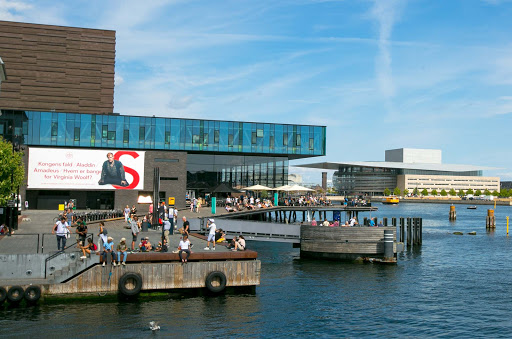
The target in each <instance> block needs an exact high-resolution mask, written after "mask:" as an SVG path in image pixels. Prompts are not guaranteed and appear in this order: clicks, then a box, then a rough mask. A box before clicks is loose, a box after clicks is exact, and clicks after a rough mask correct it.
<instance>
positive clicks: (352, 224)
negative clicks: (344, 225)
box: [348, 217, 358, 226]
mask: <svg viewBox="0 0 512 339" xmlns="http://www.w3.org/2000/svg"><path fill="white" fill-rule="evenodd" d="M357 224H358V223H357V220H356V217H352V218H350V222H349V223H348V225H349V226H354V225H357Z"/></svg>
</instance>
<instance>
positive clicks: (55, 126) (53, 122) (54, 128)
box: [52, 121, 59, 137]
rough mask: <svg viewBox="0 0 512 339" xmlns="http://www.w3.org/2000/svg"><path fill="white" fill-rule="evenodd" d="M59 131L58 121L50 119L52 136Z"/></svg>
mask: <svg viewBox="0 0 512 339" xmlns="http://www.w3.org/2000/svg"><path fill="white" fill-rule="evenodd" d="M58 132H59V123H58V122H57V121H52V137H56V136H57V134H58Z"/></svg>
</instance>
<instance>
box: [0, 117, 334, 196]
mask: <svg viewBox="0 0 512 339" xmlns="http://www.w3.org/2000/svg"><path fill="white" fill-rule="evenodd" d="M325 129H326V128H325V126H310V125H290V124H271V123H258V122H237V121H218V120H194V119H177V118H159V117H142V116H123V115H116V114H113V115H96V114H78V113H57V112H38V111H8V110H2V116H0V135H3V136H4V137H5V138H6V139H7V140H9V139H10V136H9V134H11V133H12V131H14V134H16V135H22V136H23V140H24V143H25V144H27V145H28V146H46V147H48V146H49V147H52V146H53V147H72V148H73V147H77V148H91V149H101V148H110V149H134V150H169V151H184V152H187V189H204V188H208V187H212V186H215V185H216V184H218V183H221V182H224V183H229V184H230V185H231V186H233V187H238V188H240V187H244V186H250V185H254V184H261V185H267V186H273V187H276V186H281V185H285V184H287V183H288V181H287V180H288V160H291V159H299V158H305V157H312V156H323V155H325V145H326V142H325V138H326V133H325Z"/></svg>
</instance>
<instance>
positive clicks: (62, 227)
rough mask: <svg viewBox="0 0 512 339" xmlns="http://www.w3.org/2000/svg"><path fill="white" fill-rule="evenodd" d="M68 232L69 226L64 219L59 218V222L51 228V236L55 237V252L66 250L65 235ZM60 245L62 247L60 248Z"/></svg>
mask: <svg viewBox="0 0 512 339" xmlns="http://www.w3.org/2000/svg"><path fill="white" fill-rule="evenodd" d="M68 232H69V226H68V224H67V222H66V217H61V218H60V220H59V221H57V223H56V224H55V225H54V226H53V229H52V234H56V235H57V250H58V251H64V249H65V248H66V234H67V233H68ZM61 243H62V246H61Z"/></svg>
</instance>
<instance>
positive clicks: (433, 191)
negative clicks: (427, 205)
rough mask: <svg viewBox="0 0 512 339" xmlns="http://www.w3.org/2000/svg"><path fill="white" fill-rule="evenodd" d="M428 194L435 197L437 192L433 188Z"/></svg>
mask: <svg viewBox="0 0 512 339" xmlns="http://www.w3.org/2000/svg"><path fill="white" fill-rule="evenodd" d="M430 193H432V195H433V196H434V197H435V196H436V195H437V190H436V189H435V188H434V189H433V190H432V192H430Z"/></svg>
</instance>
